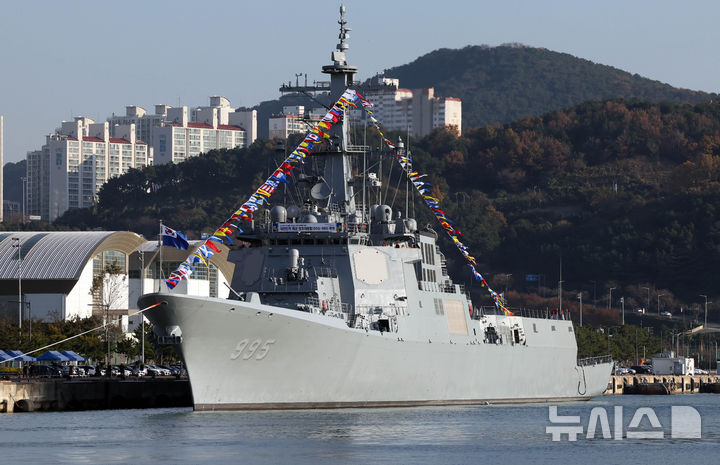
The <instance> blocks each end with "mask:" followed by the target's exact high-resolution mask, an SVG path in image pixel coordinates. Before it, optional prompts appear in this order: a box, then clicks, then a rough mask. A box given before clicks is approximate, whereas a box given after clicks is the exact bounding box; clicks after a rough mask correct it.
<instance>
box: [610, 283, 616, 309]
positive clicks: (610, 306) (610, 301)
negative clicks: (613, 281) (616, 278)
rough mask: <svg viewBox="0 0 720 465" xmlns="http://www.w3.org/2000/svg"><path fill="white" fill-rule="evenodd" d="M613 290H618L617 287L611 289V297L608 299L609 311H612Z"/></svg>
mask: <svg viewBox="0 0 720 465" xmlns="http://www.w3.org/2000/svg"><path fill="white" fill-rule="evenodd" d="M613 289H617V288H616V287H611V288H610V297H608V310H612V291H613Z"/></svg>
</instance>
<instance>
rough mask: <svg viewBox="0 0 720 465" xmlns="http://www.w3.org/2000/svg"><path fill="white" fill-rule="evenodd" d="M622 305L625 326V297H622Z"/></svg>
mask: <svg viewBox="0 0 720 465" xmlns="http://www.w3.org/2000/svg"><path fill="white" fill-rule="evenodd" d="M620 304H622V324H623V326H625V297H620Z"/></svg>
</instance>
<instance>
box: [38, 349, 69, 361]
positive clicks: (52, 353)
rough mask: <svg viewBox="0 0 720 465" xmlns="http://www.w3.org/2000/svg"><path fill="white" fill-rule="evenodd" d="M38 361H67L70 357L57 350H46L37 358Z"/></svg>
mask: <svg viewBox="0 0 720 465" xmlns="http://www.w3.org/2000/svg"><path fill="white" fill-rule="evenodd" d="M37 361H38V362H69V361H70V359H69V358H68V357H66V356H64V355H63V354H61V353H60V352H58V351H57V350H48V351H47V352H45V353H44V354H42V355H41V356H39V357H38V358H37Z"/></svg>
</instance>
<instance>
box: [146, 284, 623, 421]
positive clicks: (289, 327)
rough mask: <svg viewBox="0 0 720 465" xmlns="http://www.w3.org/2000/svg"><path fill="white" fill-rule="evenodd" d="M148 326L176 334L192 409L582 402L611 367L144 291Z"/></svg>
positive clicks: (555, 351) (569, 355) (543, 350)
mask: <svg viewBox="0 0 720 465" xmlns="http://www.w3.org/2000/svg"><path fill="white" fill-rule="evenodd" d="M157 302H163V303H164V304H163V305H160V306H158V307H156V308H154V309H152V310H150V311H147V312H146V313H145V315H146V316H147V317H148V319H149V320H150V321H151V323H153V325H154V326H155V327H157V328H174V329H176V331H177V332H179V333H181V338H182V342H181V343H180V344H179V345H178V349H179V351H180V352H181V355H182V357H183V359H184V361H185V364H186V366H187V370H188V374H189V377H190V384H191V388H192V394H193V405H194V409H195V410H258V409H312V408H360V407H411V406H428V405H472V404H496V403H537V402H563V401H580V400H588V399H590V398H592V397H594V396H597V395H600V394H602V393H603V392H604V390H605V389H606V387H607V383H608V379H609V377H610V371H611V367H612V366H611V364H609V363H603V364H597V365H591V366H578V365H577V364H576V360H575V355H576V349H575V348H574V347H572V348H570V347H552V346H545V347H533V346H532V345H528V346H518V345H515V346H513V345H510V344H504V345H502V344H501V345H496V344H485V343H477V341H476V340H472V339H471V338H470V337H469V336H468V337H465V338H460V337H458V338H456V339H455V340H452V341H445V342H441V341H432V340H431V339H429V340H423V341H418V340H415V341H411V340H405V338H402V337H399V335H398V334H395V333H388V332H385V333H380V332H378V331H364V330H359V329H351V328H349V327H348V326H347V325H346V324H345V322H344V321H343V320H341V319H338V318H328V317H324V316H322V315H315V314H310V313H305V312H300V311H296V310H288V309H285V308H280V307H273V306H268V305H263V304H260V303H250V302H241V301H233V300H226V299H213V298H203V297H193V296H186V295H172V294H162V293H160V294H147V295H145V296H143V297H141V299H140V301H139V305H140V306H141V308H145V307H148V306H150V305H152V304H154V303H157Z"/></svg>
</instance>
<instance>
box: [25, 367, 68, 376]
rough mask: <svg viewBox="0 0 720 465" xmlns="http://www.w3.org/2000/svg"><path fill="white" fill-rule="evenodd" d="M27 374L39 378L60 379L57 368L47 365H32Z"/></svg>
mask: <svg viewBox="0 0 720 465" xmlns="http://www.w3.org/2000/svg"><path fill="white" fill-rule="evenodd" d="M29 374H30V376H37V377H40V378H62V372H61V371H60V369H59V368H57V367H53V366H48V365H32V366H30V371H29Z"/></svg>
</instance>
